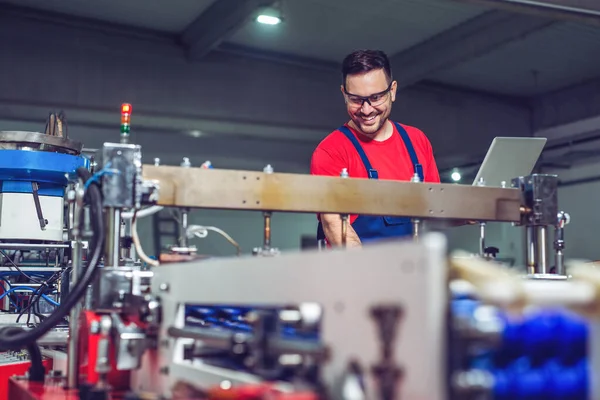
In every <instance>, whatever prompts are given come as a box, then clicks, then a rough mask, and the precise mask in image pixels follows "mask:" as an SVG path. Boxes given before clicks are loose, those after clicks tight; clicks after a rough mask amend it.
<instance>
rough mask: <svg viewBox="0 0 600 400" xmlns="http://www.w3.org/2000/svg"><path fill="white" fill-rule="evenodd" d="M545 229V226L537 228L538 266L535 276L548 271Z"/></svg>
mask: <svg viewBox="0 0 600 400" xmlns="http://www.w3.org/2000/svg"><path fill="white" fill-rule="evenodd" d="M547 229H548V228H546V227H545V226H538V227H537V238H536V239H537V240H536V243H537V256H538V264H537V269H536V273H537V274H547V273H549V271H548V261H547V260H548V254H547V243H546V236H547V235H546V233H547Z"/></svg>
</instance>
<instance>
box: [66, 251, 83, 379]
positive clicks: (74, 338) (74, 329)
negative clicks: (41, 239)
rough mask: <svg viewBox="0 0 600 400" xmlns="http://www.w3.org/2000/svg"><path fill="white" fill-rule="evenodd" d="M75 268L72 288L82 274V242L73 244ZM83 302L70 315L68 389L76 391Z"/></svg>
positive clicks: (73, 263) (72, 273) (73, 265)
mask: <svg viewBox="0 0 600 400" xmlns="http://www.w3.org/2000/svg"><path fill="white" fill-rule="evenodd" d="M72 258H73V260H72V262H71V265H72V267H73V269H72V272H71V287H72V286H73V285H75V283H76V282H77V280H78V278H79V275H80V273H81V242H80V241H79V240H76V241H75V242H73V250H72ZM80 313H81V302H78V303H77V304H76V305H75V306H74V307H73V308H72V309H71V312H70V313H69V342H68V348H67V387H68V388H70V389H75V388H77V387H78V386H79V364H78V361H79V316H80Z"/></svg>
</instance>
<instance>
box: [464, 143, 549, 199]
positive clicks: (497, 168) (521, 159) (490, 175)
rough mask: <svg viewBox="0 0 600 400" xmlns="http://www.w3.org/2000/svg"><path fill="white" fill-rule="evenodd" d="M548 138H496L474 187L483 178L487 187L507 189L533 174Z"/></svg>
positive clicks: (474, 182) (478, 173)
mask: <svg viewBox="0 0 600 400" xmlns="http://www.w3.org/2000/svg"><path fill="white" fill-rule="evenodd" d="M546 141H547V139H546V138H538V137H496V138H494V140H493V142H492V144H491V146H490V148H489V149H488V152H487V154H486V155H485V158H484V160H483V163H482V164H481V167H480V168H479V171H478V172H477V176H476V177H475V180H474V181H473V185H477V183H478V182H479V180H480V179H482V178H483V180H484V182H485V186H492V187H501V186H502V182H506V187H510V183H511V181H512V180H513V179H514V178H518V177H520V176H527V175H529V174H531V172H532V171H533V168H534V167H535V164H536V163H537V161H538V159H539V158H540V155H541V154H542V150H543V149H544V146H545V145H546Z"/></svg>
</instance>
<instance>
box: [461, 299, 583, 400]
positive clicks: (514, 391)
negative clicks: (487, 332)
mask: <svg viewBox="0 0 600 400" xmlns="http://www.w3.org/2000/svg"><path fill="white" fill-rule="evenodd" d="M479 306H480V303H479V302H478V301H477V300H473V299H469V298H461V299H457V300H454V301H453V302H452V306H451V307H452V313H453V314H454V315H455V316H460V317H462V318H467V319H471V318H475V313H476V310H477V309H478V307H479ZM496 314H497V317H498V318H499V319H500V320H501V321H502V331H501V343H500V345H499V346H497V347H495V348H486V347H484V348H480V349H479V351H476V352H474V353H473V354H472V357H471V358H470V365H469V367H470V368H475V369H484V370H487V371H489V372H491V373H492V374H493V376H494V378H495V386H494V400H508V399H511V400H529V399H532V400H533V399H536V400H537V399H545V400H567V399H569V400H586V399H587V396H588V392H589V378H588V373H589V369H588V368H589V366H588V361H587V340H588V326H587V324H586V321H585V319H584V318H582V317H580V316H579V315H577V314H574V313H572V312H569V311H567V310H564V309H548V308H547V309H540V310H536V311H532V312H529V313H527V314H526V315H525V316H523V317H518V318H517V317H515V316H510V315H508V314H506V313H503V312H502V311H499V310H498V311H496Z"/></svg>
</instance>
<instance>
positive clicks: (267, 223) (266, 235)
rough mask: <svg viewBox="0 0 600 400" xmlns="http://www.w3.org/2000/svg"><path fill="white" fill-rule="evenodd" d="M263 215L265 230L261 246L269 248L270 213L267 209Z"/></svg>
mask: <svg viewBox="0 0 600 400" xmlns="http://www.w3.org/2000/svg"><path fill="white" fill-rule="evenodd" d="M264 217H265V232H264V240H263V247H264V248H265V249H269V248H271V213H270V212H268V211H267V212H265V213H264Z"/></svg>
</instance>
